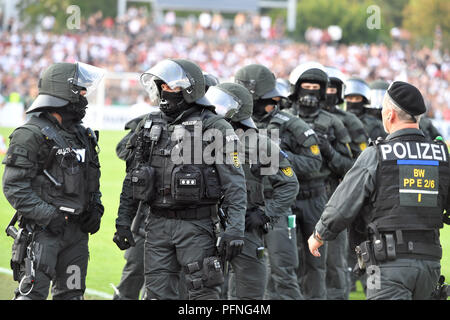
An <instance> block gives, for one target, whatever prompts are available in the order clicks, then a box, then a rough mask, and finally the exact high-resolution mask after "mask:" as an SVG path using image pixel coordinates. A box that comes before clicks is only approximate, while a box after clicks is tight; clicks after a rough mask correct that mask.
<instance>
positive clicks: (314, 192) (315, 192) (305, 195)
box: [297, 186, 326, 200]
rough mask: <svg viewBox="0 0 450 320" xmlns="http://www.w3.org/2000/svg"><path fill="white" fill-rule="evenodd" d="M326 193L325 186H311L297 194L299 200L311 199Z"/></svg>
mask: <svg viewBox="0 0 450 320" xmlns="http://www.w3.org/2000/svg"><path fill="white" fill-rule="evenodd" d="M325 193H326V188H325V186H320V187H316V188H311V189H308V190H300V191H299V192H298V194H297V200H305V199H311V198H315V197H318V196H319V195H321V194H325Z"/></svg>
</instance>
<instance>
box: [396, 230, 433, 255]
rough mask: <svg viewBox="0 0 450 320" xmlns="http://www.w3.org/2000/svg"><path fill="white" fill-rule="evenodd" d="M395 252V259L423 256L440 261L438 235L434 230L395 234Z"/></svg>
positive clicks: (404, 231)
mask: <svg viewBox="0 0 450 320" xmlns="http://www.w3.org/2000/svg"><path fill="white" fill-rule="evenodd" d="M395 239H396V241H395V242H396V243H395V250H396V252H397V257H416V258H421V257H423V256H425V257H429V258H435V259H440V258H441V257H442V248H441V246H440V244H439V235H438V234H437V231H434V230H424V231H407V230H403V231H400V230H398V231H397V232H395Z"/></svg>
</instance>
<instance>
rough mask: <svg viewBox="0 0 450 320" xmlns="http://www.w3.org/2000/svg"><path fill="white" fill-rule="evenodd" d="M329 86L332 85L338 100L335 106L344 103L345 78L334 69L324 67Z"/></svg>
mask: <svg viewBox="0 0 450 320" xmlns="http://www.w3.org/2000/svg"><path fill="white" fill-rule="evenodd" d="M325 71H326V72H327V75H328V79H329V82H330V84H332V85H334V86H335V87H336V89H337V93H336V96H337V98H338V100H337V103H336V104H341V103H343V102H344V89H345V76H344V74H343V73H342V72H341V71H340V70H339V69H338V68H335V67H325Z"/></svg>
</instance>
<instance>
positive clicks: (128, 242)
mask: <svg viewBox="0 0 450 320" xmlns="http://www.w3.org/2000/svg"><path fill="white" fill-rule="evenodd" d="M113 241H114V242H115V243H116V244H117V246H118V247H119V249H120V250H125V249H128V248H129V247H134V246H135V245H136V242H134V238H133V234H132V233H131V230H130V227H129V226H121V225H117V226H116V233H115V234H114V237H113Z"/></svg>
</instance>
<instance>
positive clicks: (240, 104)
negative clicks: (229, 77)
mask: <svg viewBox="0 0 450 320" xmlns="http://www.w3.org/2000/svg"><path fill="white" fill-rule="evenodd" d="M206 98H207V99H208V100H209V101H211V103H212V104H213V105H214V106H215V108H216V113H217V114H220V115H222V116H224V118H225V119H229V120H230V121H232V122H240V123H242V124H243V125H245V126H247V127H250V128H256V125H255V123H254V122H253V119H252V113H253V98H252V95H251V94H250V92H249V91H248V90H247V89H246V88H245V87H244V86H242V85H240V84H238V83H232V82H224V83H219V84H218V85H216V86H213V87H210V88H209V89H208V91H207V92H206Z"/></svg>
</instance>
